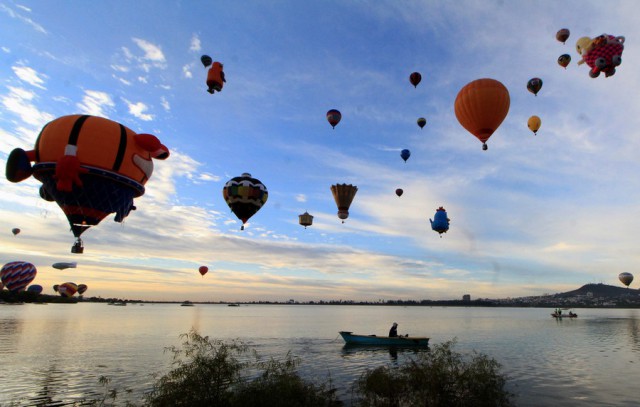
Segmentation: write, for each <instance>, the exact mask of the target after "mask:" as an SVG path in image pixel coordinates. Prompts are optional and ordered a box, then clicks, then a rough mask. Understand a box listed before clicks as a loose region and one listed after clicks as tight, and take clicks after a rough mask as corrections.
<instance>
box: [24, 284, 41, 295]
mask: <svg viewBox="0 0 640 407" xmlns="http://www.w3.org/2000/svg"><path fill="white" fill-rule="evenodd" d="M27 291H28V292H30V293H36V294H40V293H41V292H42V286H41V285H40V284H31V285H30V286H29V287H27Z"/></svg>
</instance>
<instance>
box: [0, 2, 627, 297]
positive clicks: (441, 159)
mask: <svg viewBox="0 0 640 407" xmlns="http://www.w3.org/2000/svg"><path fill="white" fill-rule="evenodd" d="M637 11H638V4H637V3H636V2H635V1H633V0H629V1H613V2H603V1H561V2H559V1H552V0H549V1H536V2H533V1H527V2H525V1H493V0H479V1H471V0H465V1H456V2H447V1H405V2H398V1H394V0H390V1H365V0H362V1H329V0H327V1H318V2H300V1H284V0H283V1H275V2H264V1H247V2H237V1H217V2H210V1H162V2H157V1H146V0H141V1H135V2H122V1H103V2H94V3H92V4H91V6H90V7H87V6H86V4H85V3H84V2H81V1H65V2H51V1H11V0H0V79H1V81H2V82H1V83H0V147H1V148H0V164H1V165H2V166H3V167H4V166H5V164H6V159H7V156H8V154H9V153H10V152H11V150H13V149H14V148H16V147H20V148H23V149H25V150H29V149H33V146H34V143H35V139H36V137H37V135H38V133H39V131H40V129H41V128H42V126H44V125H45V124H46V123H47V122H49V121H51V120H53V119H55V118H57V117H60V116H64V115H68V114H79V113H82V114H91V115H97V116H102V117H107V118H109V119H111V120H115V121H117V122H120V123H122V124H124V125H125V126H127V127H129V128H131V129H132V130H134V131H136V132H139V133H152V134H155V135H156V136H157V137H158V138H160V140H161V141H162V142H163V143H164V144H165V145H166V146H167V147H168V148H169V149H170V150H171V156H170V157H169V159H167V160H166V161H156V162H155V170H154V173H153V176H152V178H151V180H150V181H149V182H148V183H147V184H146V193H145V195H144V196H142V197H140V198H138V199H137V200H136V202H135V204H136V206H137V208H138V209H137V210H136V211H135V212H132V213H131V215H130V216H129V217H127V218H126V220H125V222H124V223H122V224H120V223H116V222H114V220H113V216H109V217H108V218H106V219H104V220H103V221H102V223H100V224H99V225H98V226H96V227H94V228H91V229H90V230H89V231H87V232H86V233H84V235H83V240H84V244H85V253H84V254H71V253H70V250H69V249H70V247H71V244H72V243H73V240H74V238H73V235H72V233H71V232H70V231H69V225H68V222H67V220H66V218H65V217H64V215H63V214H62V211H61V210H60V208H59V207H58V206H57V205H56V204H55V203H50V202H46V201H44V200H42V199H40V197H39V195H38V188H39V185H40V184H39V182H38V181H37V180H35V179H33V178H30V179H28V180H26V181H23V182H21V183H17V184H14V183H10V182H9V181H7V180H6V179H5V178H4V177H3V178H2V180H0V188H1V191H2V193H1V194H0V232H1V231H4V233H0V262H2V263H3V264H4V263H6V262H9V261H14V260H23V261H29V262H32V263H33V264H35V265H36V266H37V268H38V275H37V277H36V280H35V281H34V283H38V284H41V285H43V286H44V287H45V292H48V293H52V292H53V290H52V288H51V286H52V285H53V284H59V283H63V282H65V281H73V282H76V283H78V284H80V283H84V284H87V285H88V286H89V290H88V291H87V294H86V295H94V296H103V297H111V296H117V297H122V298H139V299H147V300H185V299H190V300H193V301H219V300H220V301H245V300H288V299H290V298H292V299H296V300H299V301H304V300H323V299H324V300H331V299H353V300H369V301H376V300H388V299H416V300H420V299H451V298H461V297H462V295H463V294H470V295H471V296H472V298H479V297H480V298H502V297H517V296H528V295H541V294H544V293H555V292H561V291H566V290H571V289H575V288H577V287H579V286H581V285H583V284H586V283H590V282H597V283H599V282H602V283H607V284H613V285H619V284H620V283H619V282H618V279H617V276H618V273H620V272H624V271H627V272H632V273H634V272H635V270H636V268H637V266H638V265H639V264H640V250H638V243H639V233H638V230H640V177H639V174H640V165H639V164H638V161H639V158H640V151H639V147H640V137H638V136H639V134H638V128H640V126H639V124H640V123H639V121H640V115H639V114H638V113H639V112H640V100H639V99H638V97H637V95H638V91H639V90H640V87H639V82H638V81H639V77H640V75H638V73H639V68H638V67H640V61H638V55H639V53H638V51H639V45H638V44H639V42H638V38H640V26H639V25H638V23H637ZM561 28H569V29H570V30H571V37H570V38H569V40H568V41H567V43H566V44H562V43H561V42H558V41H557V40H556V39H555V33H556V32H557V31H558V30H559V29H561ZM602 33H609V34H612V35H616V36H618V35H624V36H625V37H626V39H627V42H625V51H624V54H623V57H622V59H623V63H622V65H621V66H620V67H619V68H618V72H617V73H616V74H615V75H614V76H612V77H610V78H604V76H603V77H600V78H597V79H592V78H590V77H589V75H588V67H587V66H586V65H581V66H578V65H577V64H576V62H577V61H578V59H579V56H578V54H577V53H576V50H575V41H576V39H578V38H579V37H583V36H590V37H595V36H597V35H599V34H602ZM565 53H567V54H570V55H571V56H572V59H573V60H572V62H571V64H570V65H569V66H568V67H567V69H563V68H562V67H560V66H558V65H557V63H556V60H557V58H558V56H559V55H561V54H565ZM202 54H208V55H210V56H211V57H212V58H213V59H214V60H217V61H220V62H222V63H223V64H224V69H225V74H226V78H227V83H226V84H225V86H224V89H223V91H222V92H221V93H216V94H214V95H211V94H209V93H207V92H206V85H205V80H206V73H207V72H206V69H205V68H204V67H203V66H202V64H201V63H200V56H201V55H202ZM414 71H418V72H420V73H421V74H422V78H423V79H422V82H421V83H420V84H419V85H418V87H417V88H414V87H413V86H412V85H411V84H410V83H409V74H410V73H411V72H414ZM485 77H488V78H494V79H497V80H499V81H501V82H502V83H503V84H504V85H505V86H506V87H507V88H508V89H509V93H510V97H511V107H510V110H509V114H508V116H507V118H506V119H505V121H504V122H503V124H502V125H501V127H500V128H499V129H498V131H497V132H496V133H495V134H494V135H493V136H492V137H491V139H490V140H489V142H488V144H489V149H488V150H487V151H482V149H481V143H480V142H479V141H478V140H477V139H476V138H474V137H473V136H472V135H470V134H469V133H468V132H467V131H466V130H465V129H464V128H463V127H461V126H460V124H459V123H458V121H457V120H456V117H455V114H454V111H453V103H454V100H455V97H456V95H457V93H458V91H459V90H460V89H461V88H462V87H463V86H464V85H465V84H467V83H468V82H470V81H472V80H474V79H478V78H485ZM533 77H540V78H542V79H543V81H544V85H543V87H542V89H541V91H540V92H539V93H538V95H537V96H534V95H533V94H532V93H530V92H528V91H527V89H526V83H527V81H528V80H529V79H530V78H533ZM332 108H335V109H338V110H340V111H341V112H342V116H343V117H342V121H341V122H340V124H339V125H338V126H336V128H335V129H332V128H331V126H330V125H329V124H328V123H327V121H326V117H325V114H326V112H327V111H328V110H329V109H332ZM531 115H538V116H540V117H541V119H542V127H541V129H540V130H539V131H538V134H537V136H534V135H533V134H532V133H531V132H530V131H529V129H528V128H527V119H528V118H529V116H531ZM418 117H425V118H426V119H427V125H426V126H425V127H424V129H420V128H419V127H418V126H417V124H416V119H417V118H418ZM405 148H407V149H410V150H411V157H410V158H409V160H408V161H407V162H406V163H405V162H403V160H402V159H401V158H400V151H401V150H402V149H405ZM244 172H248V173H251V174H252V176H254V177H255V178H258V179H260V180H261V181H262V182H263V183H264V184H265V185H266V186H267V188H268V190H269V199H268V202H267V203H266V204H265V206H264V207H263V208H262V209H261V210H260V211H259V212H258V213H257V214H256V215H255V216H254V217H253V218H251V219H250V221H249V222H248V223H247V225H246V228H245V230H244V231H241V230H240V223H241V222H240V221H238V219H237V218H236V217H235V216H234V215H233V213H231V211H230V210H229V207H228V206H227V204H226V203H225V201H224V199H223V197H222V188H223V186H224V184H225V183H226V182H227V181H228V180H229V179H230V178H232V177H235V176H239V175H240V174H242V173H244ZM336 183H349V184H354V185H357V186H358V193H357V195H356V197H355V199H354V202H353V204H352V206H351V209H350V216H349V218H348V219H347V220H346V222H345V223H344V224H342V223H341V221H340V219H338V217H337V216H336V211H337V208H336V204H335V202H334V200H333V197H332V195H331V192H330V186H331V185H332V184H336ZM396 188H402V189H403V190H404V195H403V196H402V197H397V196H396V194H395V190H396ZM439 206H444V207H445V208H446V210H447V212H448V214H449V217H450V218H451V229H450V230H449V232H448V233H446V234H444V235H442V238H441V237H439V235H438V233H436V232H434V231H432V230H431V228H430V225H429V218H433V215H434V213H435V210H436V208H438V207H439ZM305 211H308V212H309V213H311V214H312V215H313V216H314V223H313V225H312V226H311V227H309V228H307V229H304V228H303V227H301V226H300V225H299V224H298V215H299V214H301V213H303V212H305ZM14 227H18V228H20V229H21V230H22V231H21V233H20V234H19V235H17V236H13V234H12V233H11V229H12V228H14ZM59 261H77V262H78V268H76V269H67V270H63V271H60V270H56V269H54V268H52V267H51V264H52V263H54V262H59ZM201 265H206V266H208V267H209V270H210V271H209V273H208V274H207V275H205V276H204V277H201V276H200V274H199V273H198V271H197V270H198V267H199V266H201ZM634 285H637V282H636V283H634V284H632V287H633V286H634Z"/></svg>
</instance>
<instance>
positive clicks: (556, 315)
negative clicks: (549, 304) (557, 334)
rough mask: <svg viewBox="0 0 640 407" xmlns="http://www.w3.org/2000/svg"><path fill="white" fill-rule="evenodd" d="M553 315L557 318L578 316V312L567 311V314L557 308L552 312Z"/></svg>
mask: <svg viewBox="0 0 640 407" xmlns="http://www.w3.org/2000/svg"><path fill="white" fill-rule="evenodd" d="M565 309H566V308H565ZM551 316H552V317H554V318H556V319H562V318H578V314H576V313H575V312H571V311H569V312H567V313H566V314H565V313H563V312H562V311H561V310H559V309H557V310H555V311H553V312H552V313H551Z"/></svg>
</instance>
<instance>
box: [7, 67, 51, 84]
mask: <svg viewBox="0 0 640 407" xmlns="http://www.w3.org/2000/svg"><path fill="white" fill-rule="evenodd" d="M11 69H13V72H14V73H15V74H16V76H17V77H18V78H19V79H20V80H21V81H23V82H27V83H28V84H30V85H32V86H35V87H36V88H40V89H46V88H45V87H44V79H45V78H47V76H46V75H44V74H39V73H38V72H36V70H35V69H33V68H30V67H28V66H12V67H11Z"/></svg>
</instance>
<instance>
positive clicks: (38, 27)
mask: <svg viewBox="0 0 640 407" xmlns="http://www.w3.org/2000/svg"><path fill="white" fill-rule="evenodd" d="M16 7H18V8H20V9H21V10H22V11H26V12H31V10H30V9H29V8H27V7H24V6H16ZM0 10H2V11H4V12H5V13H7V14H8V15H9V17H11V18H17V19H18V20H21V21H23V22H24V23H26V24H28V25H30V26H31V27H33V29H35V30H36V31H38V32H40V33H42V34H47V30H45V29H44V27H43V26H42V25H40V24H38V23H36V22H35V21H33V20H32V19H31V18H29V17H25V16H24V15H22V14H20V13H19V12H17V11H14V10H12V9H10V8H9V7H8V6H7V5H5V4H0Z"/></svg>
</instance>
